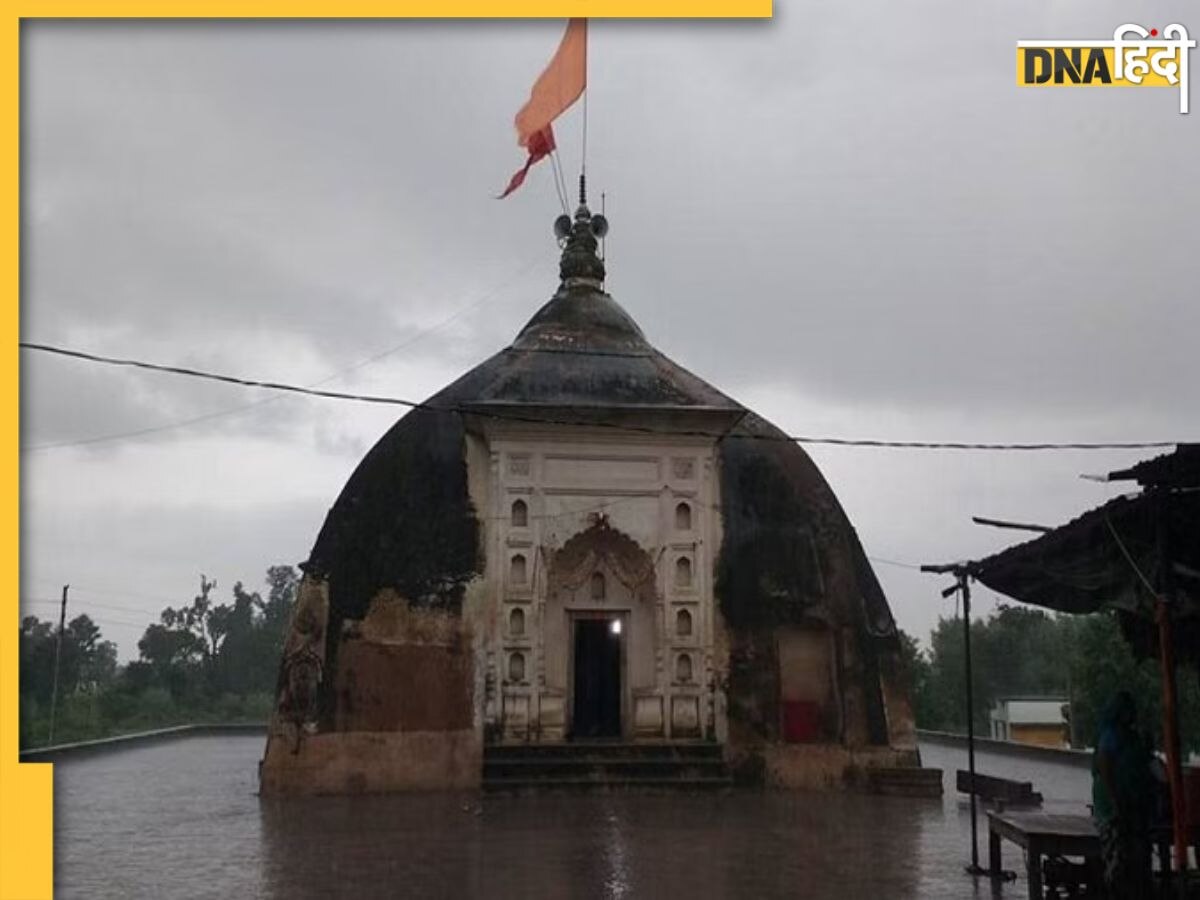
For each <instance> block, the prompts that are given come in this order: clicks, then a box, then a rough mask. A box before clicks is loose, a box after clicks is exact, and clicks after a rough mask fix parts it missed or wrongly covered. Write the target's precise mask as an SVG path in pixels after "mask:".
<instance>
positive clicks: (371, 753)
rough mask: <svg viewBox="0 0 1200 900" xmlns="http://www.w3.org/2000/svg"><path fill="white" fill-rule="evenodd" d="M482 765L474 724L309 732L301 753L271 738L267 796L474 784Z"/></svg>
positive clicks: (265, 767)
mask: <svg viewBox="0 0 1200 900" xmlns="http://www.w3.org/2000/svg"><path fill="white" fill-rule="evenodd" d="M482 766H483V759H482V755H481V747H480V743H479V741H478V739H477V736H476V733H475V730H474V729H471V728H468V729H463V730H459V731H412V732H394V731H393V732H357V731H351V732H346V731H332V732H326V733H322V734H315V735H311V736H309V737H306V738H305V739H304V741H303V743H302V744H301V749H300V751H299V752H298V753H292V750H291V748H290V747H289V746H288V744H287V742H286V741H281V740H272V741H268V743H267V752H266V756H265V757H264V759H263V763H262V769H261V791H262V794H263V795H264V796H273V795H286V794H360V793H385V792H389V791H405V790H440V789H446V788H472V787H477V786H478V784H479V775H480V771H481V769H482Z"/></svg>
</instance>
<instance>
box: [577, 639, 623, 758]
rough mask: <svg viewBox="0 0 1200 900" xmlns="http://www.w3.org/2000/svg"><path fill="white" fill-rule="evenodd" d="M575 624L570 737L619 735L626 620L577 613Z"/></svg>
mask: <svg viewBox="0 0 1200 900" xmlns="http://www.w3.org/2000/svg"><path fill="white" fill-rule="evenodd" d="M574 626H575V629H574V630H575V639H574V647H573V651H574V652H573V656H574V658H573V663H574V666H573V667H574V672H575V676H574V677H575V685H574V696H573V700H574V702H573V703H572V715H571V738H572V740H602V739H605V738H607V739H615V738H619V737H621V647H622V637H623V635H622V627H623V621H622V619H621V618H620V617H616V616H611V615H609V616H603V617H601V616H577V617H575V621H574Z"/></svg>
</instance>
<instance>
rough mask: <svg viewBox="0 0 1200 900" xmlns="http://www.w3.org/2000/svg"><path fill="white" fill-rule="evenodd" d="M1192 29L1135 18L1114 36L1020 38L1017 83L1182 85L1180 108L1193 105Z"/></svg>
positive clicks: (1048, 85) (1066, 85)
mask: <svg viewBox="0 0 1200 900" xmlns="http://www.w3.org/2000/svg"><path fill="white" fill-rule="evenodd" d="M1195 46H1196V42H1195V41H1194V40H1189V39H1188V33H1187V29H1186V28H1184V27H1183V26H1182V25H1180V24H1178V23H1176V24H1172V25H1168V26H1167V27H1166V28H1164V29H1163V30H1162V36H1161V37H1160V36H1159V33H1158V29H1157V28H1151V29H1150V30H1149V31H1147V30H1146V29H1145V28H1143V27H1142V26H1141V25H1135V24H1134V23H1132V22H1129V23H1126V24H1125V25H1121V26H1119V27H1118V28H1117V29H1116V30H1115V31H1114V32H1113V36H1112V40H1111V41H1057V40H1049V41H1017V84H1018V85H1020V86H1022V87H1073V86H1082V85H1086V86H1091V87H1100V86H1102V87H1178V88H1179V111H1180V112H1181V113H1187V111H1188V53H1189V51H1191V49H1192V48H1193V47H1195Z"/></svg>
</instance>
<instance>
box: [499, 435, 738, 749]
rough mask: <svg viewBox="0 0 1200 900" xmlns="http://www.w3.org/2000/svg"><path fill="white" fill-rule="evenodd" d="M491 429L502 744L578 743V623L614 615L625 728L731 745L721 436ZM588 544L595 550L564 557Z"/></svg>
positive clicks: (634, 735) (635, 735)
mask: <svg viewBox="0 0 1200 900" xmlns="http://www.w3.org/2000/svg"><path fill="white" fill-rule="evenodd" d="M489 432H490V434H489V436H488V447H489V450H490V467H489V468H490V471H489V477H488V479H487V481H488V486H487V491H486V496H487V500H486V503H487V510H486V513H484V512H483V511H482V510H481V514H482V518H484V521H485V528H484V534H485V541H486V553H487V561H486V568H485V571H486V572H487V585H486V597H487V601H486V602H487V604H488V605H489V609H488V611H487V614H485V615H484V616H483V617H482V619H483V621H484V622H485V623H486V625H485V631H486V633H485V635H484V642H483V644H484V657H485V658H484V666H485V704H484V706H485V708H484V715H485V726H486V728H487V731H488V733H489V734H490V735H492V738H491V739H492V740H499V741H503V742H524V741H530V742H558V741H563V740H566V739H569V738H570V737H572V725H573V722H574V715H575V710H574V709H573V697H574V691H573V688H574V681H573V679H574V677H575V674H576V673H575V659H574V655H575V643H574V640H573V633H574V628H575V627H576V623H577V622H579V621H582V620H587V619H595V618H602V619H604V620H605V621H606V622H609V623H611V622H613V621H619V622H620V626H619V627H620V637H619V641H620V735H619V737H620V738H621V739H622V740H628V741H638V740H680V739H710V740H712V739H715V740H718V741H721V740H724V737H725V723H724V704H723V700H722V697H721V696H720V689H719V684H720V683H721V673H720V672H719V671H718V670H719V669H720V668H721V666H722V664H721V662H720V661H719V660H718V658H717V647H718V644H719V643H720V642H719V640H718V630H719V628H718V623H717V620H716V609H715V605H714V601H713V595H714V593H713V573H714V561H715V558H716V553H717V550H718V548H719V545H720V518H719V516H718V515H717V503H718V498H719V496H720V493H719V489H718V484H717V477H718V473H717V470H716V467H715V465H714V461H715V449H714V443H713V441H712V440H711V439H707V438H705V439H689V438H677V437H674V436H673V437H671V438H670V439H669V442H664V441H663V440H662V439H659V438H657V437H655V436H653V435H648V436H647V438H646V439H645V440H641V439H639V438H638V437H637V436H635V435H631V433H630V432H628V431H618V432H615V433H614V432H613V431H611V430H608V431H606V430H605V429H602V428H601V429H580V428H578V427H573V428H571V429H569V430H568V429H557V430H556V429H554V428H546V427H540V428H537V429H532V428H529V427H526V428H521V427H518V426H514V425H510V424H508V423H505V425H504V427H502V428H496V427H494V426H493V427H491V428H489ZM604 529H609V530H610V532H609V533H611V532H616V533H617V535H615V536H614V538H613V539H614V541H617V542H619V543H620V546H621V547H622V551H621V552H620V553H612V552H607V551H606V550H605V548H604V547H603V546H601V545H600V544H599V543H597V544H596V546H595V547H594V548H592V547H589V546H588V543H587V542H588V540H589V535H590V534H595V533H596V532H597V530H604ZM573 538H574V539H576V541H577V542H578V543H577V545H576V546H577V547H578V548H579V551H580V552H575V553H563V554H560V551H563V549H564V548H565V547H566V546H567V545H568V542H570V541H572V539H573ZM630 540H631V541H632V542H634V543H636V548H637V549H636V550H633V549H632V545H631V544H629V541H630ZM567 556H570V558H571V560H572V562H571V565H570V570H569V571H564V566H565V565H566V563H565V562H564V558H565V557H567ZM556 560H557V561H558V565H557V567H556Z"/></svg>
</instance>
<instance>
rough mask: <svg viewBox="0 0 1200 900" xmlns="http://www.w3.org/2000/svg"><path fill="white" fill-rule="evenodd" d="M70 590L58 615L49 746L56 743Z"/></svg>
mask: <svg viewBox="0 0 1200 900" xmlns="http://www.w3.org/2000/svg"><path fill="white" fill-rule="evenodd" d="M70 589H71V586H70V585H69V584H64V585H63V592H62V607H61V608H60V609H59V613H58V640H57V641H55V642H54V682H53V687H52V688H51V689H50V739H49V740H48V741H47V743H48V744H53V743H54V714H55V712H56V710H57V707H58V666H59V663H60V661H61V660H62V642H63V631H64V630H65V629H66V627H67V591H69V590H70Z"/></svg>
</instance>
